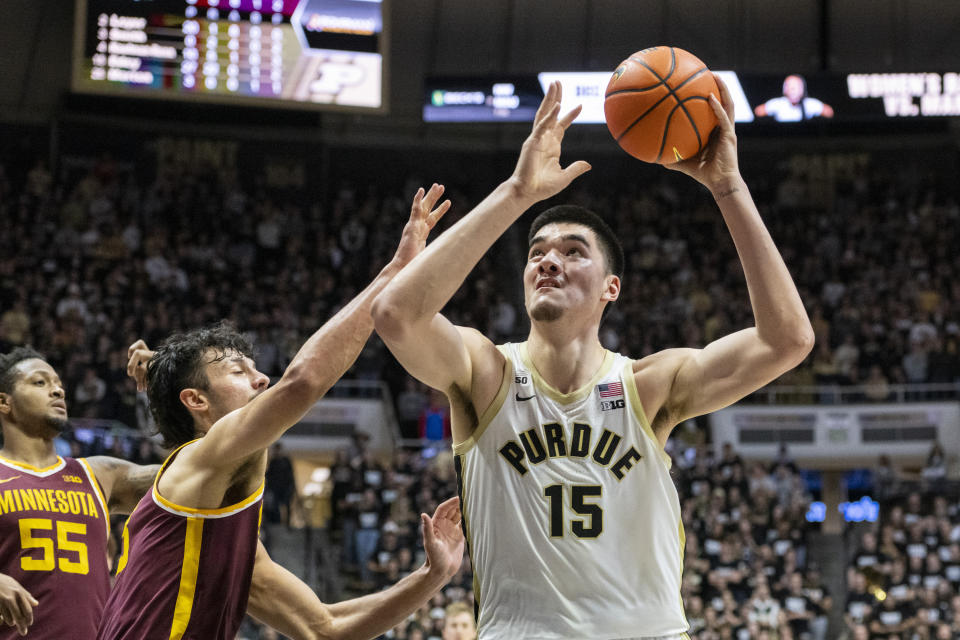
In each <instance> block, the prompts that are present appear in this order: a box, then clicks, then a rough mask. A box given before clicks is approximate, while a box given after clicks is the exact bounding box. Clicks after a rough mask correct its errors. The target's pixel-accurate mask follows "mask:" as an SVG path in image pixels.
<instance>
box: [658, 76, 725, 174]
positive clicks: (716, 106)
mask: <svg viewBox="0 0 960 640" xmlns="http://www.w3.org/2000/svg"><path fill="white" fill-rule="evenodd" d="M713 78H714V79H715V80H716V81H717V86H718V87H719V88H720V97H719V99H718V98H717V96H715V95H713V94H712V93H711V94H710V107H711V108H712V109H713V113H714V114H715V115H716V116H717V121H718V122H719V124H718V125H717V127H716V128H715V129H714V130H713V132H712V133H711V134H710V140H709V141H708V142H707V146H706V147H704V148H703V150H702V151H701V152H700V153H699V154H698V155H696V156H694V157H692V158H687V159H686V160H682V161H680V162H675V163H673V164H668V165H665V166H666V167H667V168H668V169H673V170H674V171H680V172H681V173H685V174H687V175H688V176H690V177H691V178H693V179H694V180H696V181H697V182H699V183H700V184H702V185H704V186H705V187H707V188H708V189H710V191H711V192H712V193H715V192H716V190H718V189H725V188H726V187H727V186H729V184H730V181H731V180H738V179H739V178H740V167H739V164H738V161H737V134H736V132H735V131H734V128H733V123H734V111H733V97H732V96H731V95H730V90H729V89H727V85H725V84H724V83H723V80H721V79H720V76H718V75H716V74H714V76H713Z"/></svg>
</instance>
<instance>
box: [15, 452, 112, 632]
mask: <svg viewBox="0 0 960 640" xmlns="http://www.w3.org/2000/svg"><path fill="white" fill-rule="evenodd" d="M109 530H110V518H109V515H108V513H107V506H106V502H105V501H104V499H103V493H102V492H101V491H100V485H99V484H97V480H96V478H95V477H94V475H93V471H92V470H91V469H90V465H89V464H88V463H87V461H86V460H83V459H80V460H75V459H73V458H61V457H59V456H57V463H56V464H54V465H52V466H49V467H47V468H45V469H38V468H37V467H33V466H30V465H28V464H23V463H21V462H15V461H13V460H8V459H6V458H3V457H0V572H2V573H5V574H7V575H9V576H11V577H13V578H14V579H15V580H16V581H17V582H19V583H20V584H21V585H23V588H24V589H26V590H27V591H29V592H30V595H32V596H33V597H34V598H36V599H37V601H38V602H39V603H40V604H38V605H37V607H36V608H35V609H34V618H33V619H34V622H33V626H31V627H30V631H29V632H28V633H27V637H28V638H35V639H37V640H40V639H44V640H46V639H49V640H54V639H57V640H63V639H64V638H70V640H93V638H95V637H96V635H97V625H98V624H99V622H100V615H101V613H102V612H103V607H104V604H105V603H106V601H107V595H108V593H109V592H110V569H109V567H108V566H107V539H108V536H109ZM19 637H20V635H19V634H18V633H17V629H16V627H8V626H6V625H3V626H0V640H13V638H19Z"/></svg>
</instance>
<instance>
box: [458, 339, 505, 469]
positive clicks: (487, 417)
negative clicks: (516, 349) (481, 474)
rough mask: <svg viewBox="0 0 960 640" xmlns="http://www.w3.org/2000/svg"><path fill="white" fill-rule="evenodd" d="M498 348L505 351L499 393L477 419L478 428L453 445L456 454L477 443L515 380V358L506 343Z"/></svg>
mask: <svg viewBox="0 0 960 640" xmlns="http://www.w3.org/2000/svg"><path fill="white" fill-rule="evenodd" d="M497 349H499V350H500V352H501V353H503V380H501V381H500V389H499V390H498V391H497V395H496V397H495V398H494V399H493V402H491V403H490V406H489V407H487V410H486V411H484V412H483V415H482V416H480V419H479V420H478V421H477V428H476V429H474V430H473V433H472V434H470V437H469V438H467V439H466V440H464V441H463V442H458V443H457V444H455V445H453V453H454V454H455V455H462V454H464V453H466V452H467V451H469V450H470V449H471V448H472V447H473V445H474V444H476V443H477V441H478V440H479V439H480V436H482V435H483V432H484V431H485V430H486V428H487V426H489V424H490V422H491V421H493V418H494V417H495V416H496V415H497V413H499V412H500V409H501V408H502V407H503V403H504V401H505V400H506V399H507V391H509V390H510V383H511V382H512V381H513V359H512V358H510V354H509V353H508V352H507V351H506V345H498V346H497Z"/></svg>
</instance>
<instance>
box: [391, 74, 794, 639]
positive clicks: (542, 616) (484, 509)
mask: <svg viewBox="0 0 960 640" xmlns="http://www.w3.org/2000/svg"><path fill="white" fill-rule="evenodd" d="M717 83H718V85H719V86H720V94H721V99H720V100H718V99H717V98H716V97H715V96H714V97H712V98H711V105H712V108H713V110H714V111H715V112H716V115H717V118H718V119H719V122H720V125H719V128H718V130H717V131H715V132H714V134H713V137H712V139H711V142H710V144H709V146H708V147H707V149H706V150H705V151H704V152H703V153H702V154H701V155H700V156H699V157H697V158H692V159H689V160H687V161H684V162H682V163H680V164H678V165H673V167H672V168H676V169H678V170H680V171H683V172H684V173H687V174H688V175H690V176H692V177H693V178H695V179H696V180H697V181H699V182H700V183H702V184H703V185H705V186H706V187H707V188H708V189H709V190H710V193H711V194H712V196H713V198H714V200H715V201H716V203H717V206H718V207H719V209H720V212H721V214H722V215H723V217H724V220H725V221H726V223H727V227H728V228H729V230H730V233H731V235H732V236H733V240H734V243H735V245H736V248H737V251H738V253H739V255H740V260H741V262H742V264H743V270H744V274H745V276H746V280H747V286H748V289H749V294H750V303H751V305H752V307H753V312H754V319H755V323H756V324H755V326H753V327H750V328H746V329H743V330H742V331H738V332H736V333H733V334H731V335H728V336H725V337H723V338H721V339H719V340H717V341H715V342H713V343H711V344H709V345H707V346H706V347H705V348H703V349H668V350H665V351H661V352H659V353H656V354H653V355H651V356H648V357H646V358H643V359H641V360H631V359H630V358H628V357H626V356H622V355H618V354H614V353H611V352H609V351H606V350H605V349H604V348H603V347H602V346H601V344H600V340H599V338H598V332H599V327H600V322H601V318H602V314H603V311H604V308H605V307H606V306H607V304H609V303H612V302H614V301H615V300H616V299H617V297H618V296H619V294H620V277H619V276H620V272H621V269H622V268H623V259H622V250H620V249H619V247H618V242H617V239H616V236H614V235H613V233H612V232H611V231H610V229H609V228H608V227H607V226H606V225H605V224H603V222H602V221H600V220H599V218H597V217H596V216H595V215H593V214H591V213H589V212H586V211H585V210H582V209H580V208H579V207H555V208H554V209H552V210H548V211H547V212H545V213H544V214H542V215H541V217H540V218H538V219H537V220H536V221H534V223H533V227H532V229H531V234H530V243H529V254H528V259H527V263H526V266H525V268H524V271H523V286H524V296H525V306H526V309H527V313H528V314H529V316H530V320H531V329H530V335H529V337H528V339H527V341H526V342H523V343H521V344H507V345H500V346H495V345H494V344H492V343H491V342H490V341H489V340H488V339H487V338H485V337H484V336H483V335H481V334H480V333H479V332H478V331H476V330H473V329H469V328H464V327H457V326H454V325H453V324H452V323H451V322H450V321H448V320H447V319H446V318H444V317H443V316H442V315H440V310H441V309H442V308H443V306H444V305H445V304H446V303H447V301H448V300H450V298H451V297H452V296H453V294H454V293H455V292H456V290H457V288H458V287H459V286H460V285H461V283H462V282H463V281H464V279H465V278H466V276H467V275H468V274H469V273H470V270H471V269H472V268H473V267H474V266H475V265H476V264H477V262H478V261H479V260H480V258H481V257H482V256H483V254H484V253H485V252H486V251H487V249H489V247H490V246H491V245H492V244H493V243H494V241H495V240H496V239H497V238H498V237H499V236H500V235H501V234H502V233H503V232H504V231H505V230H506V229H507V228H508V227H509V226H510V225H511V224H512V223H513V222H514V221H516V219H517V218H519V217H520V215H521V214H522V213H523V212H524V211H525V210H526V209H527V208H528V207H530V206H531V205H533V204H534V203H536V202H538V201H540V200H543V199H545V198H549V197H550V196H552V195H554V194H556V193H558V192H559V191H561V190H562V189H564V188H565V187H566V186H567V185H568V184H570V182H571V181H572V180H574V179H575V178H576V177H578V176H579V175H581V174H583V173H584V172H586V171H587V170H589V169H590V166H589V165H588V164H587V163H586V162H583V161H578V162H574V163H573V164H571V165H570V166H568V167H567V168H562V167H561V165H560V162H559V158H560V148H561V140H562V138H563V135H564V132H565V130H566V129H567V127H568V126H569V125H570V123H571V122H572V121H573V119H574V118H575V117H576V116H577V114H578V113H579V107H578V108H577V109H574V110H573V111H571V112H570V113H568V114H566V115H565V116H563V117H560V113H559V111H560V97H561V96H560V85H559V84H557V83H555V84H553V85H551V86H550V88H549V90H548V91H547V95H546V97H545V98H544V100H543V103H542V104H541V105H540V109H539V110H538V112H537V115H536V118H535V121H534V125H533V132H532V133H531V135H530V136H529V137H528V138H527V140H526V142H525V143H524V145H523V149H522V151H521V153H520V158H519V160H518V162H517V166H516V169H515V170H514V173H513V175H512V176H511V177H510V178H509V179H508V180H507V181H505V182H504V183H502V184H501V185H500V186H499V187H497V188H496V189H495V190H494V191H493V192H492V193H491V194H490V195H489V196H488V197H487V198H486V199H485V200H484V201H483V202H481V203H480V204H479V205H478V206H477V207H476V208H475V209H474V210H473V211H471V212H470V213H469V214H467V215H466V216H465V217H464V218H463V219H462V220H460V221H459V222H458V223H457V224H456V225H454V226H453V227H451V228H450V229H449V230H448V231H446V232H445V233H443V234H442V235H441V236H440V237H439V238H437V240H436V241H435V242H434V243H433V244H431V245H430V246H429V247H428V248H427V250H426V251H425V252H424V253H422V254H421V255H420V256H418V257H417V258H416V259H414V260H413V261H412V262H411V263H410V264H409V265H408V266H407V267H406V268H405V269H404V270H403V271H402V272H401V273H400V274H399V275H398V276H397V277H396V278H395V279H394V280H393V281H392V282H391V283H390V284H388V285H387V286H386V287H385V289H384V290H383V291H382V292H381V294H380V295H379V296H378V298H377V300H376V301H375V303H374V311H373V315H374V321H375V324H376V328H377V331H378V332H379V334H380V335H381V337H382V338H383V339H384V341H385V342H386V343H387V345H388V346H389V347H390V349H391V351H392V352H393V353H394V354H395V355H396V356H397V358H398V359H399V360H400V361H401V362H402V363H403V364H404V366H405V367H406V368H407V370H408V371H409V372H410V373H411V374H412V375H414V376H415V377H417V378H419V379H420V380H422V381H423V382H425V383H427V384H429V385H430V386H432V387H434V388H436V389H440V390H443V391H444V392H446V394H447V395H448V397H449V398H450V401H451V406H452V411H453V419H452V428H453V440H454V453H455V464H456V469H457V472H458V477H459V480H460V482H461V486H460V492H461V508H462V511H463V516H464V527H465V530H466V533H467V543H468V549H469V551H470V553H471V556H472V560H473V563H474V570H475V579H474V585H475V595H476V602H477V607H476V609H477V611H476V613H477V619H478V627H479V637H480V640H518V639H530V638H537V639H547V638H578V639H579V638H604V639H613V638H618V639H619V638H682V637H684V636H685V631H686V629H687V621H686V618H685V616H684V611H683V604H682V601H681V595H680V579H681V573H682V550H683V535H684V534H683V525H682V522H681V519H680V505H679V501H678V498H677V493H676V490H675V488H674V485H673V482H672V481H671V478H670V475H669V467H670V460H669V457H668V456H667V454H666V453H665V452H664V444H665V443H666V441H667V438H668V437H669V435H670V431H671V430H672V429H673V427H674V426H675V425H676V424H678V423H680V422H682V421H683V420H686V419H687V418H690V417H693V416H696V415H699V414H703V413H707V412H710V411H714V410H716V409H719V408H721V407H724V406H727V405H729V404H731V403H733V402H735V401H736V400H738V399H739V398H742V397H743V396H745V395H746V394H748V393H750V392H751V391H753V390H755V389H758V388H760V387H762V386H763V385H765V384H767V383H768V382H770V381H771V380H773V379H775V378H776V377H778V376H780V375H781V374H783V373H784V372H786V371H787V370H789V369H791V368H792V367H794V366H796V365H797V364H798V363H800V362H801V361H802V360H803V359H804V358H805V357H806V355H807V354H808V353H809V351H810V349H811V347H812V344H813V331H812V329H811V327H810V322H809V320H808V318H807V315H806V312H805V310H804V307H803V304H802V302H801V300H800V296H799V294H798V293H797V290H796V287H795V286H794V284H793V281H792V279H791V277H790V274H789V272H788V271H787V268H786V266H785V265H784V263H783V260H782V258H781V257H780V254H779V253H778V251H777V249H776V247H775V246H774V244H773V241H772V239H771V238H770V236H769V234H768V232H767V230H766V228H765V227H764V224H763V222H762V221H761V219H760V215H759V213H758V212H757V209H756V207H755V206H754V204H753V201H752V199H751V197H750V194H749V192H748V191H747V187H746V185H745V183H744V181H743V179H742V178H741V176H740V173H739V169H738V165H737V151H736V136H735V134H734V128H733V103H732V100H731V98H730V94H729V92H728V90H727V89H726V87H725V86H724V85H723V83H722V82H721V81H720V79H719V78H718V79H717ZM721 100H722V101H721ZM435 189H439V187H435ZM622 231H623V230H622ZM744 302H746V301H744Z"/></svg>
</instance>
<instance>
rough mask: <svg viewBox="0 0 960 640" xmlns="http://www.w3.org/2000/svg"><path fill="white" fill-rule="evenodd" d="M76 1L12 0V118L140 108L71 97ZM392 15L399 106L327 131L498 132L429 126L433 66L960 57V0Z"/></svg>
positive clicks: (1, 71) (320, 124) (551, 2)
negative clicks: (650, 51)
mask: <svg viewBox="0 0 960 640" xmlns="http://www.w3.org/2000/svg"><path fill="white" fill-rule="evenodd" d="M73 4H74V3H73V1H72V0H43V1H39V2H38V1H37V0H3V2H2V3H0V79H2V81H0V120H5V121H7V122H11V121H12V122H34V123H39V122H44V123H45V122H49V121H51V120H55V119H57V118H71V117H76V116H77V115H78V114H84V115H86V116H94V117H96V116H98V115H111V116H114V117H115V116H117V115H132V116H136V115H137V114H136V113H133V114H130V113H124V114H116V113H112V114H108V113H104V112H105V111H109V109H108V108H106V109H105V108H104V107H103V106H102V104H104V103H100V104H99V105H98V104H93V105H91V103H89V102H87V103H84V102H79V103H78V102H76V101H71V100H70V99H68V98H67V97H66V96H67V93H68V92H69V86H70V65H71V53H72V41H73V11H74V7H73ZM391 14H392V15H391V19H390V24H391V28H392V30H391V34H390V69H391V75H390V87H389V94H390V103H391V113H390V115H389V116H385V117H371V116H358V115H344V114H329V113H327V114H321V115H316V114H311V115H309V116H299V117H300V118H305V121H306V122H308V123H309V124H310V125H311V128H312V130H313V131H312V132H313V133H314V134H316V135H319V136H321V137H322V138H324V139H327V140H335V139H338V138H339V139H345V138H349V139H350V140H351V141H357V140H360V141H363V140H366V141H367V142H370V143H378V142H384V141H388V140H389V139H393V140H395V141H397V142H401V143H402V141H403V140H407V141H412V140H414V139H419V140H424V139H430V138H431V137H434V138H436V141H437V142H443V140H444V139H447V138H449V141H450V142H451V144H454V145H466V146H469V145H470V144H471V143H472V142H474V137H476V138H475V140H476V143H477V144H484V142H482V141H489V140H490V128H489V127H487V128H484V129H483V131H482V132H478V130H477V129H476V128H469V127H468V128H465V129H463V130H461V131H459V132H457V133H456V135H453V136H451V135H450V134H451V132H452V131H456V130H455V129H451V128H450V127H447V128H445V129H443V130H442V131H441V132H440V133H436V132H435V130H434V129H432V128H430V127H427V126H426V125H423V123H422V122H421V119H420V100H421V96H422V91H423V79H424V77H425V76H426V75H430V74H467V75H469V74H488V73H528V72H535V71H543V70H589V71H601V70H608V69H612V68H614V67H615V66H616V64H617V63H618V62H619V61H620V60H622V59H623V58H624V57H626V55H628V54H629V53H631V52H633V51H636V50H638V49H641V48H644V47H647V46H652V45H656V44H672V45H676V46H680V47H683V48H687V49H690V50H692V51H694V52H695V53H697V55H699V56H700V57H701V58H702V59H703V60H705V61H706V62H707V64H708V65H710V66H711V67H713V68H722V69H735V70H737V71H740V72H759V73H780V72H783V71H784V70H790V71H798V72H803V73H814V72H817V71H824V70H830V71H837V72H847V71H874V72H876V71H926V70H931V71H933V70H937V71H949V70H958V69H960V39H958V38H957V37H956V34H957V32H958V31H960V2H956V1H955V0H485V1H484V2H482V3H481V2H478V1H477V0H393V2H392V12H391ZM134 111H136V109H135V110H134ZM145 111H146V113H147V115H150V110H149V108H147V109H146V110H145ZM239 117H241V118H242V116H239ZM292 117H293V118H294V120H296V118H297V116H292ZM187 119H189V118H187ZM524 128H525V127H524ZM509 129H510V128H509V127H507V130H509ZM487 143H488V142H487Z"/></svg>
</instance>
